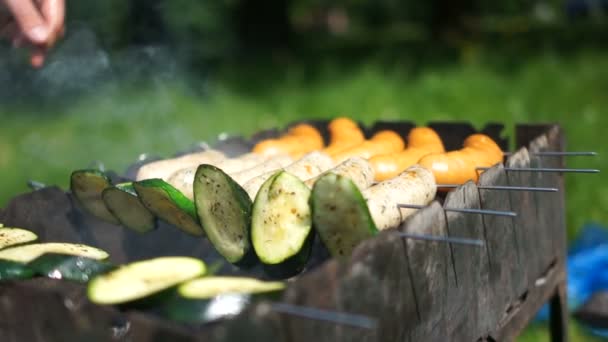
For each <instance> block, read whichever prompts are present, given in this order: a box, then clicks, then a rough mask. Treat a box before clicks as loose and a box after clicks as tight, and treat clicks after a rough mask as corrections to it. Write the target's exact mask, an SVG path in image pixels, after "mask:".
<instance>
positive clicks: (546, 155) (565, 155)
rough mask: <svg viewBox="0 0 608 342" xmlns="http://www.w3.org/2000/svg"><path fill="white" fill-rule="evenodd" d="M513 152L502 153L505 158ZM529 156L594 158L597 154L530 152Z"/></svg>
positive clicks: (586, 152) (588, 152)
mask: <svg viewBox="0 0 608 342" xmlns="http://www.w3.org/2000/svg"><path fill="white" fill-rule="evenodd" d="M512 154H513V152H504V155H505V156H510V155H512ZM530 154H532V155H535V156H539V157H595V156H597V152H592V151H585V152H568V151H543V152H530Z"/></svg>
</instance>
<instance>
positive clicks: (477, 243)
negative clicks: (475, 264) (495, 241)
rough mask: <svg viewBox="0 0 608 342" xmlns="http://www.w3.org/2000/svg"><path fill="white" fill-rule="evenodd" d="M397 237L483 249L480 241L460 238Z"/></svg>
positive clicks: (402, 234) (405, 235)
mask: <svg viewBox="0 0 608 342" xmlns="http://www.w3.org/2000/svg"><path fill="white" fill-rule="evenodd" d="M399 236H400V237H402V238H406V239H412V240H422V241H431V242H435V241H436V242H446V243H456V244H460V245H471V246H478V247H483V245H484V243H483V241H482V240H478V239H468V238H460V237H446V236H436V235H427V234H410V233H399Z"/></svg>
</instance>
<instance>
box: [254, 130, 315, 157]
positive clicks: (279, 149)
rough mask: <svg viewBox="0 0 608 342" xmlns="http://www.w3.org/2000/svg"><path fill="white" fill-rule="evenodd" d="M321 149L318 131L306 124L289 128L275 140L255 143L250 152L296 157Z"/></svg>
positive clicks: (268, 155)
mask: <svg viewBox="0 0 608 342" xmlns="http://www.w3.org/2000/svg"><path fill="white" fill-rule="evenodd" d="M322 148H323V137H322V136H321V133H319V131H318V130H317V129H316V128H314V127H312V126H311V125H308V124H299V125H296V126H294V127H292V128H290V129H289V130H288V131H287V133H286V134H285V135H283V136H281V137H279V138H277V139H266V140H262V141H260V142H259V143H257V144H256V145H255V146H254V147H253V149H252V152H254V153H258V154H261V155H263V156H267V157H270V156H275V155H280V154H287V155H289V156H292V157H298V156H301V155H303V154H306V153H308V152H311V151H316V150H319V149H322Z"/></svg>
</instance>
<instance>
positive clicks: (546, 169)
mask: <svg viewBox="0 0 608 342" xmlns="http://www.w3.org/2000/svg"><path fill="white" fill-rule="evenodd" d="M475 169H476V170H482V171H485V170H489V169H491V167H485V166H483V167H482V166H480V167H476V168H475ZM503 170H505V171H527V172H571V173H599V172H600V170H598V169H564V168H549V167H505V168H503Z"/></svg>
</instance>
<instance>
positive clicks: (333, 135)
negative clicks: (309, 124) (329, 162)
mask: <svg viewBox="0 0 608 342" xmlns="http://www.w3.org/2000/svg"><path fill="white" fill-rule="evenodd" d="M328 129H329V136H330V140H329V145H327V147H326V148H325V149H324V150H323V152H325V153H327V154H329V155H332V154H334V153H338V152H340V151H343V150H346V149H348V148H351V147H354V146H356V145H359V144H360V143H362V142H363V141H365V135H363V132H362V131H361V129H360V128H359V125H357V123H356V122H355V121H353V120H351V119H349V118H336V119H333V120H332V121H331V122H330V123H329V125H328Z"/></svg>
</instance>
